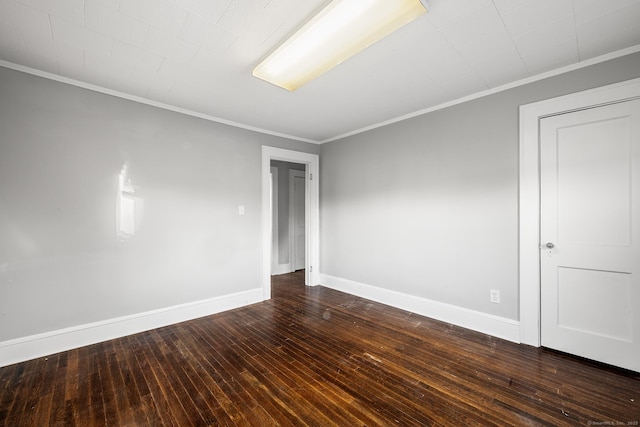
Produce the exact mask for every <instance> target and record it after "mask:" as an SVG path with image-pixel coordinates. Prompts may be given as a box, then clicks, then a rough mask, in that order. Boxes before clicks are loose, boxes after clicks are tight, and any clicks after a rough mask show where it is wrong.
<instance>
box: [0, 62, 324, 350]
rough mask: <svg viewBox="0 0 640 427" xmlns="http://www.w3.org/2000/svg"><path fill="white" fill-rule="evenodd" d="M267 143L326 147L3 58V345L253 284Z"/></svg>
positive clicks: (0, 298)
mask: <svg viewBox="0 0 640 427" xmlns="http://www.w3.org/2000/svg"><path fill="white" fill-rule="evenodd" d="M261 145H270V146H275V147H280V148H287V149H295V150H298V151H306V152H312V153H318V152H319V147H318V146H316V145H310V144H304V143H299V142H295V141H288V140H284V139H281V138H276V137H271V136H267V135H263V134H258V133H254V132H250V131H245V130H241V129H237V128H233V127H229V126H225V125H221V124H218V123H213V122H209V121H205V120H201V119H197V118H194V117H189V116H185V115H181V114H177V113H173V112H170V111H165V110H162V109H157V108H154V107H150V106H146V105H142V104H138V103H134V102H130V101H126V100H123V99H119V98H115V97H111V96H108V95H104V94H99V93H95V92H92V91H89V90H85V89H81V88H78V87H73V86H69V85H66V84H62V83H58V82H54V81H50V80H46V79H42V78H39V77H35V76H31V75H27V74H23V73H20V72H16V71H13V70H9V69H5V68H1V67H0V341H4V340H8V339H13V338H18V337H24V336H28V335H32V334H37V333H41V332H47V331H52V330H57V329H60V328H65V327H71V326H75V325H81V324H86V323H89V322H95V321H100V320H104V319H110V318H114V317H118V316H124V315H129V314H135V313H140V312H144V311H147V310H153V309H159V308H163V307H168V306H173V305H176V304H180V303H186V302H190V301H197V300H202V299H207V298H213V297H218V296H223V295H227V294H230V293H235V292H240V291H243V290H249V289H256V288H259V287H260V286H261V284H260V266H261V254H260V248H261V231H260V200H261V198H260V197H261V196H260V189H261V175H260V168H261ZM125 162H127V163H128V165H129V169H130V176H131V177H132V181H133V183H134V184H135V185H137V186H138V187H139V190H138V193H137V194H138V195H139V196H140V197H142V198H143V200H144V204H145V212H144V219H143V221H142V223H141V225H140V229H139V232H138V234H137V235H136V236H135V237H134V238H132V239H129V240H125V241H120V240H119V239H118V237H117V236H116V225H115V200H116V188H117V177H118V173H119V172H120V170H121V168H122V166H123V164H124V163H125ZM239 205H244V206H245V207H246V215H244V216H239V215H238V206H239Z"/></svg>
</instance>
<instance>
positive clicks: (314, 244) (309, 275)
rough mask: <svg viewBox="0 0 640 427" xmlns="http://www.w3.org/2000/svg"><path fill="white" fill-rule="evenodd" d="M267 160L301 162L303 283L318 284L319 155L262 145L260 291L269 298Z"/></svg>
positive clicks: (269, 243)
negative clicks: (303, 212) (303, 192)
mask: <svg viewBox="0 0 640 427" xmlns="http://www.w3.org/2000/svg"><path fill="white" fill-rule="evenodd" d="M271 160H281V161H285V162H292V163H302V164H304V165H305V166H306V172H305V236H306V242H305V246H306V247H305V254H306V256H305V284H306V285H307V286H315V285H318V284H320V156H319V155H317V154H310V153H304V152H301V151H293V150H285V149H282V148H275V147H270V146H266V145H263V146H262V273H261V275H262V278H261V282H262V290H263V298H264V299H265V300H268V299H270V298H271V222H272V218H271V214H272V213H271V209H270V191H269V187H270V183H271V173H270V172H271V169H270V168H271Z"/></svg>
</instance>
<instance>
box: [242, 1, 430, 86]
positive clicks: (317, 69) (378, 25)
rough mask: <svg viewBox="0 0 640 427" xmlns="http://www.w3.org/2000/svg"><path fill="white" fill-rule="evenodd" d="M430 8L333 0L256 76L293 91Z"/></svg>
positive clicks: (411, 3)
mask: <svg viewBox="0 0 640 427" xmlns="http://www.w3.org/2000/svg"><path fill="white" fill-rule="evenodd" d="M426 11H427V10H426V9H425V7H424V6H423V5H422V3H421V1H420V0H333V1H332V2H331V3H329V5H327V7H325V8H324V9H323V10H322V11H320V13H318V14H317V15H316V16H314V17H313V18H312V19H311V20H310V21H309V22H307V23H306V24H305V25H304V26H303V27H302V28H300V29H299V30H298V31H297V32H296V33H295V34H294V35H293V36H291V37H290V38H289V39H288V40H287V41H285V42H284V43H283V44H282V45H280V47H278V48H277V49H276V50H275V51H274V52H273V53H271V54H270V55H269V56H268V57H267V58H266V59H264V60H263V61H262V62H261V63H260V64H259V65H258V66H257V67H256V68H255V69H254V70H253V75H254V76H255V77H258V78H260V79H262V80H266V81H267V82H269V83H272V84H274V85H276V86H280V87H282V88H284V89H288V90H290V91H294V90H296V89H297V88H299V87H300V86H302V85H303V84H305V83H307V82H309V81H310V80H313V79H315V78H316V77H318V76H320V75H321V74H323V73H325V72H327V71H329V70H330V69H331V68H333V67H335V66H336V65H338V64H340V63H341V62H343V61H345V60H346V59H348V58H350V57H351V56H353V55H355V54H356V53H358V52H360V51H361V50H363V49H365V48H366V47H368V46H370V45H372V44H373V43H375V42H377V41H378V40H380V39H382V38H383V37H385V36H387V35H389V34H391V33H392V32H394V31H395V30H397V29H399V28H400V27H402V26H404V25H405V24H408V23H409V22H411V21H413V20H414V19H415V18H417V17H418V16H420V15H422V14H424V13H426Z"/></svg>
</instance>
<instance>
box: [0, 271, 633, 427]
mask: <svg viewBox="0 0 640 427" xmlns="http://www.w3.org/2000/svg"><path fill="white" fill-rule="evenodd" d="M303 280H304V272H297V273H293V274H287V275H282V276H276V277H274V279H273V284H272V292H273V297H272V299H271V300H269V301H265V302H263V303H260V304H254V305H251V306H248V307H244V308H240V309H237V310H232V311H229V312H225V313H219V314H217V315H213V316H208V317H204V318H200V319H195V320H192V321H189V322H184V323H181V324H177V325H172V326H167V327H163V328H159V329H156V330H153V331H148V332H144V333H141V334H135V335H132V336H129V337H124V338H120V339H116V340H112V341H108V342H104V343H99V344H95V345H91V346H88V347H83V348H80V349H75V350H71V351H68V352H64V353H59V354H56V355H51V356H48V357H46V358H39V359H35V360H32V361H28V362H24V363H19V364H16V365H12V366H7V367H4V368H0V426H11V427H14V426H17V427H22V426H38V427H40V426H46V425H50V426H82V427H85V426H126V425H131V426H134V425H135V426H138V425H144V426H167V427H169V426H261V427H262V426H323V427H324V426H352V425H367V426H376V425H380V426H387V425H408V426H422V425H443V426H459V425H465V426H466V425H477V426H492V425H493V426H522V425H533V426H573V425H638V424H634V423H639V422H640V374H639V373H634V372H629V371H624V370H620V369H617V368H613V367H609V366H606V365H602V364H599V363H596V362H591V361H587V360H583V359H580V358H576V357H573V356H569V355H565V354H562V353H558V352H555V351H551V350H546V349H537V348H532V347H528V346H523V345H517V344H513V343H510V342H507V341H503V340H500V339H497V338H494V337H491V336H488V335H484V334H480V333H476V332H472V331H469V330H466V329H464V328H460V327H457V326H453V325H449V324H446V323H442V322H438V321H435V320H432V319H428V318H425V317H422V316H418V315H415V314H412V313H409V312H407V311H404V310H398V309H395V308H392V307H389V306H386V305H384V304H380V303H376V302H373V301H368V300H366V299H363V298H359V297H355V296H353V295H347V294H344V293H341V292H338V291H335V290H332V289H328V288H324V287H321V286H319V287H314V288H308V287H305V286H304V284H303Z"/></svg>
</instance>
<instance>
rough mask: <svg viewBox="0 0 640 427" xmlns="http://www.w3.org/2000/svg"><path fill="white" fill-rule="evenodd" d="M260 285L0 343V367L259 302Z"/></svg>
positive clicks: (260, 296)
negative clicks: (218, 295)
mask: <svg viewBox="0 0 640 427" xmlns="http://www.w3.org/2000/svg"><path fill="white" fill-rule="evenodd" d="M263 300H264V299H263V291H262V289H261V288H258V289H251V290H249V291H244V292H238V293H235V294H231V295H224V296H221V297H216V298H211V299H207V300H201V301H194V302H190V303H186V304H179V305H175V306H172V307H166V308H161V309H158V310H152V311H147V312H144V313H138V314H132V315H129V316H123V317H118V318H115V319H108V320H103V321H100V322H94V323H89V324H85V325H79V326H73V327H70V328H65V329H60V330H56V331H50V332H45V333H42V334H37V335H31V336H27V337H22V338H16V339H12V340H8V341H3V342H0V367H2V366H8V365H12V364H14V363H18V362H23V361H25V360H31V359H35V358H38V357H43V356H47V355H50V354H55V353H59V352H61V351H66V350H71V349H74V348H78V347H83V346H86V345H90V344H95V343H98V342H102V341H107V340H110V339H114V338H120V337H124V336H127V335H132V334H136V333H138V332H143V331H148V330H151V329H155V328H159V327H162V326H167V325H172V324H174V323H179V322H184V321H186V320H191V319H196V318H198V317H204V316H208V315H211V314H215V313H220V312H223V311H227V310H232V309H234V308H238V307H243V306H245V305H249V304H254V303H257V302H261V301H263Z"/></svg>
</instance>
